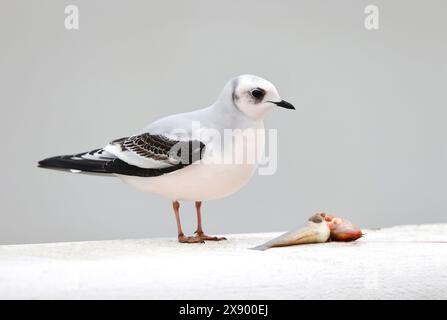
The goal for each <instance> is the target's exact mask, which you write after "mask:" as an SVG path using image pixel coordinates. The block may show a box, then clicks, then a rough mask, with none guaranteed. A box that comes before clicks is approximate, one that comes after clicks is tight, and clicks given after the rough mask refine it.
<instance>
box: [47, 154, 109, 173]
mask: <svg viewBox="0 0 447 320" xmlns="http://www.w3.org/2000/svg"><path fill="white" fill-rule="evenodd" d="M80 155H81V154H80ZM78 156H79V155H65V156H56V157H51V158H47V159H44V160H41V161H39V163H38V166H39V167H41V168H47V169H59V170H67V171H72V170H79V171H82V172H92V173H103V174H110V173H113V172H110V170H108V169H107V164H108V163H109V162H110V161H112V160H113V159H110V160H90V159H82V158H78Z"/></svg>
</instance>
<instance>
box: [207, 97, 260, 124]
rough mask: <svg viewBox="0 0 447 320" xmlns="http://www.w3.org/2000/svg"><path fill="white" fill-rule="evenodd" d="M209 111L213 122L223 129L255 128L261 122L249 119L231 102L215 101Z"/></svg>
mask: <svg viewBox="0 0 447 320" xmlns="http://www.w3.org/2000/svg"><path fill="white" fill-rule="evenodd" d="M210 110H211V114H212V116H213V118H214V120H215V121H216V122H219V123H220V124H222V126H223V127H224V128H225V129H236V128H237V129H246V128H257V127H258V126H259V124H260V123H262V120H253V119H251V118H249V117H248V116H247V115H245V114H244V113H243V112H242V111H241V110H239V108H238V107H237V106H236V105H235V104H234V103H233V102H232V101H231V102H230V101H216V102H215V103H214V104H212V105H211V106H210Z"/></svg>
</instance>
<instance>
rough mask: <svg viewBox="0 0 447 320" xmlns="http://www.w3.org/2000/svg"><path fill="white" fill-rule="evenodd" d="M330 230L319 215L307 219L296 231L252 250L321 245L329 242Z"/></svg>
mask: <svg viewBox="0 0 447 320" xmlns="http://www.w3.org/2000/svg"><path fill="white" fill-rule="evenodd" d="M330 233H331V230H330V228H329V225H328V223H327V221H325V220H324V218H323V217H322V216H321V215H320V214H318V213H317V214H315V215H313V216H312V217H310V218H309V220H308V221H307V223H306V224H305V225H304V226H302V227H300V228H299V229H298V230H296V231H290V232H287V233H284V234H282V235H280V236H279V237H277V238H274V239H272V240H270V241H268V242H266V243H264V244H261V245H259V246H257V247H254V248H253V249H254V250H261V251H264V250H267V249H270V248H277V247H287V246H293V245H297V244H306V243H323V242H326V241H328V240H329V237H330Z"/></svg>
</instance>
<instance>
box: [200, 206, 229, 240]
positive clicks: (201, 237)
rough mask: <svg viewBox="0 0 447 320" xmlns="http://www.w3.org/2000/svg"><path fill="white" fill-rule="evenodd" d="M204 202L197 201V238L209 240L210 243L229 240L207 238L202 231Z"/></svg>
mask: <svg viewBox="0 0 447 320" xmlns="http://www.w3.org/2000/svg"><path fill="white" fill-rule="evenodd" d="M201 209H202V201H196V210H197V231H196V234H197V237H198V238H200V239H202V240H209V241H220V240H227V238H225V237H214V236H207V235H206V234H205V233H204V232H203V229H202V210H201Z"/></svg>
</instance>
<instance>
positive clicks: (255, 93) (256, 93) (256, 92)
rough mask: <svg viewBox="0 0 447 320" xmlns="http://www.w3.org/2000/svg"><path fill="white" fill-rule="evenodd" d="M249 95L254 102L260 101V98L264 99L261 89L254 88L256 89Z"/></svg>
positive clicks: (263, 92)
mask: <svg viewBox="0 0 447 320" xmlns="http://www.w3.org/2000/svg"><path fill="white" fill-rule="evenodd" d="M250 94H251V96H252V97H253V98H255V99H256V100H262V98H264V96H265V91H264V90H262V89H261V88H256V89H253V90H251V91H250Z"/></svg>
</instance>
